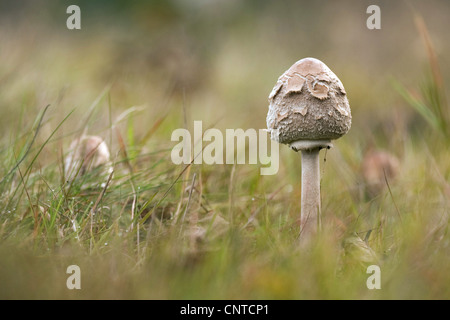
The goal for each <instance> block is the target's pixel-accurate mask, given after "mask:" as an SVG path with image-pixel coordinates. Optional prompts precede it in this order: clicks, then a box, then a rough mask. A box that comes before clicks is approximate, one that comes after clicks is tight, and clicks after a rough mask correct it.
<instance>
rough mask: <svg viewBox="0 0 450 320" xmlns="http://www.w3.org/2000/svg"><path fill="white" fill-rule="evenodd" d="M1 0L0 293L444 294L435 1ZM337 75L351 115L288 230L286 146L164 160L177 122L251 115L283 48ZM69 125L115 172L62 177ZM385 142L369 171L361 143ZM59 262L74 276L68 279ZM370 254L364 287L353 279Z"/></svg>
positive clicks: (448, 258)
mask: <svg viewBox="0 0 450 320" xmlns="http://www.w3.org/2000/svg"><path fill="white" fill-rule="evenodd" d="M77 3H78V4H79V6H80V8H81V16H82V20H81V21H82V22H81V26H82V27H81V30H68V29H67V28H66V19H67V17H68V15H67V14H66V12H65V9H66V7H64V5H62V4H59V5H57V4H54V5H49V4H48V2H45V1H25V2H24V4H23V5H21V6H19V5H17V4H15V3H14V2H13V1H5V2H3V3H2V4H0V9H1V10H0V12H1V13H0V298H1V299H295V300H297V299H449V298H450V273H449V267H450V235H449V214H450V142H449V141H450V140H449V139H450V105H449V102H448V87H447V84H448V83H450V63H449V55H448V53H449V52H450V47H449V46H450V41H448V40H449V38H448V37H449V36H448V32H447V31H446V30H447V28H448V25H449V23H448V15H449V13H450V4H449V3H448V2H446V1H437V0H435V1H428V2H426V3H425V2H420V1H408V2H406V1H405V2H395V3H392V2H389V1H379V6H380V8H381V17H382V22H381V26H382V27H381V29H380V30H369V29H368V28H367V27H366V19H367V18H368V15H367V14H366V8H367V7H368V6H369V5H370V4H372V3H370V2H369V1H358V3H355V1H339V4H338V3H336V2H331V1H316V2H314V3H311V2H304V1H296V2H294V1H287V2H286V3H284V4H283V5H281V4H279V3H278V2H276V1H263V2H258V1H243V2H238V1H218V0H217V1H212V2H211V3H207V2H206V1H192V2H191V3H190V4H186V3H185V2H183V1H175V0H173V1H166V2H163V1H150V2H144V1H142V2H136V3H135V4H134V5H133V6H127V2H126V1H116V2H112V3H110V2H108V1H98V2H96V3H95V4H93V3H92V2H90V1H78V2H77ZM304 57H316V58H319V59H321V60H322V61H324V62H325V63H326V64H327V65H328V66H329V67H330V68H331V69H332V70H333V71H334V72H335V73H336V75H337V76H338V77H339V78H340V79H341V81H342V83H343V84H344V86H345V89H346V91H347V95H348V99H349V102H350V107H351V110H352V128H351V129H350V131H349V133H348V134H347V135H345V136H344V137H342V138H340V139H338V140H336V141H334V147H333V148H332V149H330V150H327V151H326V152H325V151H322V152H321V193H322V221H323V232H322V233H321V234H320V235H318V236H317V237H316V238H314V241H311V242H309V243H308V245H307V246H306V247H301V246H299V243H298V235H299V219H300V198H301V197H300V195H301V155H300V153H296V152H293V151H292V150H289V148H288V147H287V146H285V145H282V146H280V167H279V171H278V173H277V174H276V175H266V176H264V175H261V174H260V168H261V165H254V164H221V165H208V164H205V163H203V164H187V165H185V164H180V165H175V164H174V163H172V161H171V157H170V154H171V150H172V148H173V147H174V146H175V144H176V142H173V141H171V134H172V132H173V131H174V130H176V129H178V128H186V129H188V130H192V128H193V125H194V121H202V122H203V126H204V128H206V127H213V128H218V129H219V130H221V131H222V132H225V130H226V129H235V128H242V129H244V130H246V129H249V128H253V129H255V130H259V129H265V128H266V115H267V111H268V102H267V98H268V95H269V93H270V92H271V90H272V87H273V86H274V85H275V83H276V81H277V79H278V77H279V76H280V75H281V74H282V73H283V72H284V71H285V70H287V69H288V68H289V67H290V66H291V65H292V64H293V63H294V62H295V61H297V60H299V59H301V58H304ZM83 134H89V135H95V136H99V137H102V138H103V139H104V141H105V143H106V144H107V145H108V148H109V151H110V158H111V167H112V168H113V173H110V172H109V171H105V170H104V168H102V167H99V168H91V167H89V169H88V170H86V172H83V174H81V172H78V174H77V177H75V178H73V179H72V178H70V177H67V174H66V173H65V170H64V168H65V166H66V164H65V159H66V157H67V155H68V153H69V150H70V145H71V143H72V141H74V140H76V139H77V138H79V137H80V136H82V135H83ZM373 150H378V151H380V150H383V152H386V153H387V154H389V155H391V156H392V157H393V158H395V159H397V161H398V166H397V167H396V168H395V172H394V173H393V174H392V175H387V174H386V172H385V171H384V172H383V168H382V167H380V166H377V165H376V163H375V164H369V170H370V169H371V170H374V171H375V172H376V174H378V177H381V178H380V179H381V180H380V181H381V183H380V182H379V181H378V182H377V183H379V185H378V186H377V188H375V190H371V189H370V185H369V181H368V180H367V177H366V175H365V171H364V169H363V168H364V163H365V161H366V160H365V159H367V158H366V156H367V155H368V154H370V152H371V151H373ZM69 265H78V266H79V267H80V270H81V289H80V290H69V289H68V288H67V286H66V280H67V278H68V276H69V275H68V274H67V273H66V269H67V267H68V266H69ZM369 265H378V266H379V267H380V270H381V289H379V290H369V289H368V288H367V286H366V280H367V278H368V277H369V274H367V272H366V271H367V267H368V266H369Z"/></svg>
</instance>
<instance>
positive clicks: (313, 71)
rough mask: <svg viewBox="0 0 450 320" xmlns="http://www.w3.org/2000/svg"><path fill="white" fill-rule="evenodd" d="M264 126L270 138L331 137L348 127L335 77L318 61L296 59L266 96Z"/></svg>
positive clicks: (346, 106)
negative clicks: (267, 96)
mask: <svg viewBox="0 0 450 320" xmlns="http://www.w3.org/2000/svg"><path fill="white" fill-rule="evenodd" d="M269 104H270V105H269V112H268V114H267V127H268V129H269V131H270V133H271V139H272V140H275V141H278V142H280V143H286V144H290V143H292V142H295V141H299V140H334V139H337V138H340V137H341V136H343V135H344V134H346V133H347V132H348V130H350V126H351V121H352V116H351V112H350V106H349V103H348V100H347V93H346V92H345V89H344V86H343V85H342V83H341V81H340V80H339V78H338V77H337V76H336V75H335V74H334V73H333V72H332V71H331V70H330V69H329V68H328V67H327V66H326V65H325V64H324V63H323V62H322V61H320V60H318V59H315V58H305V59H302V60H299V61H297V62H296V63H295V64H294V65H293V66H292V67H290V68H289V69H288V70H287V71H286V72H285V73H284V74H283V75H282V76H281V77H280V78H279V79H278V82H277V83H276V85H275V87H274V88H273V90H272V92H271V93H270V95H269Z"/></svg>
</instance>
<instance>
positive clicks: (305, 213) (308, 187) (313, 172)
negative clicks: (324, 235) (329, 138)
mask: <svg viewBox="0 0 450 320" xmlns="http://www.w3.org/2000/svg"><path fill="white" fill-rule="evenodd" d="M320 149H321V148H314V149H311V150H302V200H301V201H302V205H301V210H302V211H301V216H300V217H301V218H300V238H304V237H309V236H310V235H313V234H316V233H317V232H318V231H320V227H321V215H320V165H319V152H320Z"/></svg>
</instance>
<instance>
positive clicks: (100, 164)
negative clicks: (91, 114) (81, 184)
mask: <svg viewBox="0 0 450 320" xmlns="http://www.w3.org/2000/svg"><path fill="white" fill-rule="evenodd" d="M112 170H113V168H112V165H111V161H110V153H109V150H108V146H107V145H106V143H105V141H104V140H103V139H102V138H101V137H99V136H88V135H85V134H83V135H82V136H81V137H79V138H77V139H75V140H73V141H72V143H71V144H70V147H69V152H68V154H67V156H66V158H65V159H64V175H65V179H66V181H71V180H73V179H74V178H76V177H80V176H83V175H85V174H88V173H92V174H96V176H98V177H100V179H99V180H100V181H99V183H98V184H99V185H103V183H105V182H106V180H105V178H106V179H107V178H108V176H109V175H110V174H111V172H112Z"/></svg>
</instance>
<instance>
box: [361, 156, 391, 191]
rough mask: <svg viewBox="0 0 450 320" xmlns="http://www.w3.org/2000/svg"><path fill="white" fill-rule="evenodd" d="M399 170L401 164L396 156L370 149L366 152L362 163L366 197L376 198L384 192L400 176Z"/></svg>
mask: <svg viewBox="0 0 450 320" xmlns="http://www.w3.org/2000/svg"><path fill="white" fill-rule="evenodd" d="M399 168H400V163H399V160H398V158H397V157H396V156H395V155H393V154H391V153H389V152H387V151H385V150H380V149H375V148H374V147H370V148H369V149H368V150H367V151H366V152H365V154H364V157H363V160H362V163H361V174H362V178H363V180H364V190H365V193H366V195H367V196H369V197H376V196H377V195H379V194H380V193H381V192H383V190H384V189H385V188H386V187H387V183H391V181H393V180H395V178H396V177H397V176H398V173H399ZM386 180H387V182H386Z"/></svg>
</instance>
